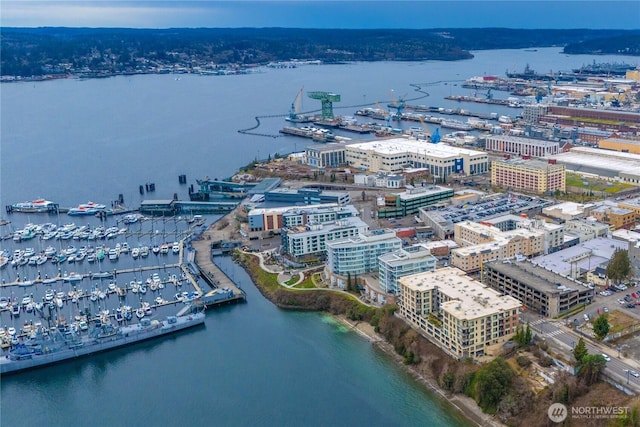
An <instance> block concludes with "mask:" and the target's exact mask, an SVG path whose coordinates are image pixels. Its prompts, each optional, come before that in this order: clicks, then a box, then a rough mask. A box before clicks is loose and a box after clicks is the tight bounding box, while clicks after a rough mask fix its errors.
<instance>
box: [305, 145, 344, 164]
mask: <svg viewBox="0 0 640 427" xmlns="http://www.w3.org/2000/svg"><path fill="white" fill-rule="evenodd" d="M305 155H306V158H307V164H308V165H309V166H314V167H316V168H325V167H338V166H341V165H344V164H345V158H344V144H340V143H338V142H331V143H328V144H319V145H311V146H309V147H307V148H306V149H305Z"/></svg>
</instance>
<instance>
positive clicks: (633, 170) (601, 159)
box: [549, 147, 640, 185]
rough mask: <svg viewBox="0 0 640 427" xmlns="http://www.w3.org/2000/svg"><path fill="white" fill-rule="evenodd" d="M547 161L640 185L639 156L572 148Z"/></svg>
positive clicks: (587, 148) (578, 170)
mask: <svg viewBox="0 0 640 427" xmlns="http://www.w3.org/2000/svg"><path fill="white" fill-rule="evenodd" d="M549 159H551V160H555V161H556V162H557V163H558V164H563V165H565V166H566V167H567V170H573V171H576V172H578V173H587V174H592V175H598V176H599V177H601V178H605V179H612V180H620V181H623V182H626V183H629V184H633V185H640V154H633V153H623V152H619V151H611V150H603V149H600V148H590V147H573V148H571V149H570V150H569V151H567V152H565V153H558V154H556V155H554V156H550V157H549Z"/></svg>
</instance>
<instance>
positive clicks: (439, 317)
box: [398, 267, 522, 359]
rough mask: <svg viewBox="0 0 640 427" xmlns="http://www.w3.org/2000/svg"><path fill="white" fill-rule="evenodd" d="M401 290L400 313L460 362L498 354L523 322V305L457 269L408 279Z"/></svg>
mask: <svg viewBox="0 0 640 427" xmlns="http://www.w3.org/2000/svg"><path fill="white" fill-rule="evenodd" d="M398 286H399V288H400V294H399V297H398V314H399V315H400V316H401V317H402V318H404V319H405V320H406V321H407V322H408V323H409V324H410V325H411V326H412V327H413V328H416V329H417V330H419V331H420V332H422V333H423V334H425V335H426V336H427V338H429V340H430V341H432V342H433V343H434V344H436V345H437V346H438V347H440V348H441V349H442V350H443V351H445V352H447V353H448V354H450V355H451V356H453V357H455V358H456V359H463V358H467V357H481V356H486V355H495V354H497V352H499V351H500V349H501V347H502V345H503V344H504V343H505V342H506V341H508V340H510V339H511V337H513V335H514V334H515V332H516V328H517V326H518V325H519V323H520V313H521V308H522V304H521V303H520V301H518V300H517V299H515V298H513V297H511V296H508V295H501V294H499V293H498V292H496V291H494V290H493V289H491V288H489V287H487V286H485V285H483V284H482V283H480V282H478V281H476V280H473V279H471V278H469V277H468V276H466V275H465V273H464V272H463V271H461V270H458V269H457V268H451V267H445V268H441V269H438V270H435V271H433V272H426V273H419V274H414V275H411V276H405V277H402V278H400V279H399V280H398Z"/></svg>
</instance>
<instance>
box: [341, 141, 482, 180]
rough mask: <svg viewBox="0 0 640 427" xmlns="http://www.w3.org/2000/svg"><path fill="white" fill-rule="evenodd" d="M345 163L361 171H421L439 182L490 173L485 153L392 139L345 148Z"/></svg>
mask: <svg viewBox="0 0 640 427" xmlns="http://www.w3.org/2000/svg"><path fill="white" fill-rule="evenodd" d="M345 157H346V161H347V163H348V164H349V165H350V166H352V167H354V168H356V169H360V170H363V171H371V172H378V171H384V172H391V173H400V172H402V171H403V169H405V168H408V167H410V168H424V169H427V170H428V171H429V173H431V175H435V176H437V177H439V178H442V179H446V178H447V177H448V176H451V175H455V174H464V175H478V174H482V173H484V172H487V171H488V170H489V163H488V157H487V153H485V152H482V151H476V150H470V149H468V148H461V147H454V146H451V145H447V144H443V143H437V144H429V143H426V142H425V141H422V140H417V139H411V138H391V139H384V140H376V141H369V142H362V143H352V144H347V145H345Z"/></svg>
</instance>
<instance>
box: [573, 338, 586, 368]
mask: <svg viewBox="0 0 640 427" xmlns="http://www.w3.org/2000/svg"><path fill="white" fill-rule="evenodd" d="M588 354H589V350H587V346H586V344H585V343H584V339H582V337H580V340H578V344H576V346H575V347H574V348H573V357H575V358H576V361H577V362H578V363H582V359H584V357H585V356H586V355H588Z"/></svg>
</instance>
